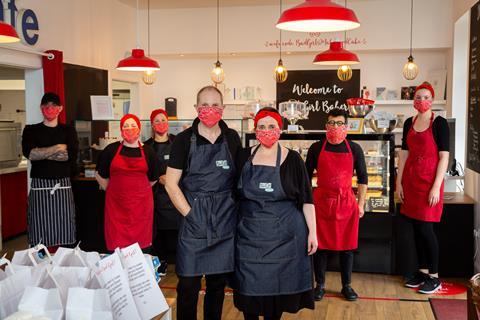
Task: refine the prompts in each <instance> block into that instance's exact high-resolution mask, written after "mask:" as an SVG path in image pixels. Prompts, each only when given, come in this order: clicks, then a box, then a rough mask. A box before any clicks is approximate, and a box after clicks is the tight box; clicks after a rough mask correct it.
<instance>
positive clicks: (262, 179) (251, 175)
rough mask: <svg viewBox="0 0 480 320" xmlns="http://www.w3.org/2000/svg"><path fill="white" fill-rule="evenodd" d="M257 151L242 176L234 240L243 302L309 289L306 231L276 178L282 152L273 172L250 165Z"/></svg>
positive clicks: (311, 280)
mask: <svg viewBox="0 0 480 320" xmlns="http://www.w3.org/2000/svg"><path fill="white" fill-rule="evenodd" d="M257 150H258V147H257V149H255V151H254V152H253V154H252V155H251V156H250V158H249V160H248V161H247V162H246V163H245V166H244V168H243V170H242V174H241V177H240V181H239V183H238V189H239V193H240V196H241V200H240V208H239V219H240V220H239V223H238V226H237V235H236V240H237V241H236V254H235V280H234V286H235V289H236V290H237V291H238V292H239V293H240V294H243V295H247V296H277V295H287V294H295V293H300V292H305V291H308V290H311V289H312V283H313V275H312V268H311V259H310V257H309V256H308V253H307V251H308V250H307V234H308V231H307V225H306V222H305V218H304V216H303V213H302V212H301V211H300V210H299V209H298V208H297V205H296V201H294V200H292V199H288V198H287V197H286V195H285V192H284V190H283V187H282V181H281V178H280V160H281V149H280V145H279V146H278V151H277V160H276V165H275V167H272V166H263V165H258V166H257V165H253V164H252V160H253V157H254V156H255V154H256V152H257Z"/></svg>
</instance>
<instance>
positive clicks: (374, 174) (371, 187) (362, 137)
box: [246, 131, 395, 214]
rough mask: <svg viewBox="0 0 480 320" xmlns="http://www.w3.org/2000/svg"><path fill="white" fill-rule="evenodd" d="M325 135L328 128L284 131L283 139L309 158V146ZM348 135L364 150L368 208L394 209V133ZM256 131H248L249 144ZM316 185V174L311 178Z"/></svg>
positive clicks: (288, 145) (354, 180)
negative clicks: (300, 131)
mask: <svg viewBox="0 0 480 320" xmlns="http://www.w3.org/2000/svg"><path fill="white" fill-rule="evenodd" d="M320 139H322V140H323V139H325V131H306V132H302V133H282V135H281V137H280V143H281V144H282V145H283V146H285V147H287V148H289V149H292V150H295V151H297V152H298V153H299V154H300V155H301V156H302V158H303V160H305V159H306V157H307V153H308V149H309V148H310V146H311V145H312V144H313V143H314V142H316V141H318V140H320ZM348 139H350V140H352V141H354V142H356V143H358V144H359V145H360V146H361V147H362V149H363V151H364V154H365V162H366V165H367V173H368V191H367V201H366V207H365V211H366V212H371V213H387V214H388V213H391V214H393V212H394V199H393V191H394V190H393V189H394V188H393V184H394V176H393V172H394V159H395V158H394V148H395V143H394V135H392V134H352V135H349V136H348ZM256 143H257V141H256V139H255V135H254V134H253V133H247V135H246V146H252V145H254V144H256ZM312 185H313V186H314V187H315V186H316V176H315V173H314V177H313V179H312ZM352 188H353V189H354V190H355V189H356V188H357V177H356V176H355V175H354V176H353V177H352Z"/></svg>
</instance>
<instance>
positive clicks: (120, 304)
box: [93, 252, 141, 320]
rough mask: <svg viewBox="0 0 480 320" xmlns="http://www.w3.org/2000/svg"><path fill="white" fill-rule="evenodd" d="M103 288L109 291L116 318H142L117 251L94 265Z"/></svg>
mask: <svg viewBox="0 0 480 320" xmlns="http://www.w3.org/2000/svg"><path fill="white" fill-rule="evenodd" d="M93 270H94V272H95V275H96V277H97V278H98V281H99V282H100V285H101V286H102V288H104V289H106V290H107V291H108V295H109V297H110V302H111V304H112V314H113V318H114V319H115V320H141V318H140V316H139V314H138V312H137V307H136V306H135V301H134V300H133V297H132V293H131V292H130V287H129V285H128V279H127V275H126V273H125V271H124V270H123V267H122V263H121V262H120V257H119V255H118V254H117V253H116V252H115V253H113V254H112V255H110V256H107V257H105V258H103V259H102V260H100V261H98V262H97V263H96V264H95V266H94V267H93Z"/></svg>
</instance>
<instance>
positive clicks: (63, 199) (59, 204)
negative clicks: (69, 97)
mask: <svg viewBox="0 0 480 320" xmlns="http://www.w3.org/2000/svg"><path fill="white" fill-rule="evenodd" d="M62 110H63V107H62V104H61V102H60V98H59V96H58V95H57V94H55V93H51V92H50V93H45V94H44V96H43V98H42V101H41V111H42V114H43V121H42V122H40V123H37V124H32V125H27V126H25V129H24V130H23V134H22V150H23V155H24V156H25V157H26V158H27V159H28V160H30V163H31V170H30V178H31V184H30V192H29V195H28V209H27V223H28V243H29V245H30V246H35V245H37V244H39V243H42V244H44V245H45V246H47V247H55V246H59V245H68V244H74V243H75V242H76V237H75V236H76V235H75V204H74V202H73V193H72V187H71V183H70V176H72V174H73V172H74V168H75V164H76V158H77V152H78V140H77V133H76V131H75V128H74V127H72V126H69V125H65V124H60V123H58V115H59V114H60V112H62Z"/></svg>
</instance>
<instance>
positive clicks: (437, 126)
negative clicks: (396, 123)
mask: <svg viewBox="0 0 480 320" xmlns="http://www.w3.org/2000/svg"><path fill="white" fill-rule="evenodd" d="M412 123H413V117H410V118H408V119H407V120H406V121H405V123H404V124H403V138H402V150H408V144H407V135H408V131H410V128H411V127H412ZM432 131H433V139H434V140H435V143H436V144H437V147H438V151H449V150H450V129H449V127H448V122H447V120H446V119H445V118H444V117H440V116H438V117H436V118H435V119H434V120H433V123H432Z"/></svg>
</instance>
